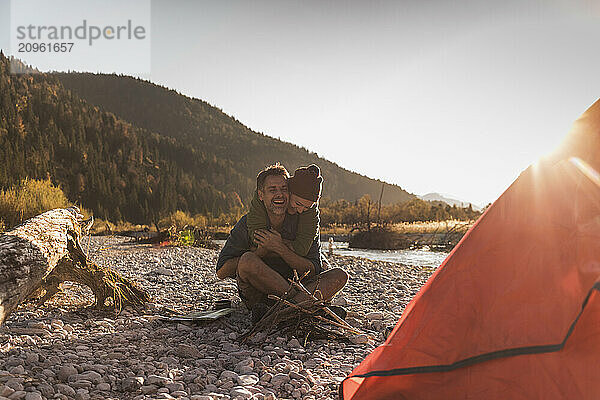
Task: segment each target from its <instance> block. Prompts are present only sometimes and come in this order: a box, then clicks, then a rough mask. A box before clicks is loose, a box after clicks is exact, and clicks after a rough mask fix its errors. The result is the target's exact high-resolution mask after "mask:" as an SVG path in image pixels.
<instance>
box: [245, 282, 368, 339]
mask: <svg viewBox="0 0 600 400" xmlns="http://www.w3.org/2000/svg"><path fill="white" fill-rule="evenodd" d="M305 276H306V275H305ZM305 276H303V277H302V278H298V274H297V272H296V271H294V277H293V279H288V281H289V282H290V286H289V287H288V290H287V291H286V292H285V293H284V294H283V295H282V296H281V297H279V296H276V295H272V294H271V295H269V296H268V297H269V299H271V300H273V301H275V304H273V306H271V308H270V309H269V310H268V311H267V312H266V313H265V315H264V316H263V317H262V318H261V319H260V320H259V321H258V322H256V323H255V324H254V325H253V326H252V328H251V329H250V330H249V331H248V332H246V333H245V334H243V335H242V336H241V338H240V339H241V341H242V343H244V342H246V341H247V340H248V339H250V338H251V337H252V336H253V335H254V334H256V333H257V332H264V333H267V334H269V333H272V332H274V331H279V332H281V333H282V334H284V335H286V336H295V337H296V338H298V339H299V340H301V341H302V342H303V344H304V345H306V343H307V342H308V341H309V340H317V339H337V340H348V337H347V334H348V333H351V334H355V335H360V334H362V332H361V331H360V330H358V329H356V328H354V327H352V326H351V325H349V324H348V323H347V322H346V321H344V320H343V319H342V318H340V317H339V316H338V315H337V314H335V313H334V312H333V311H331V309H330V308H329V307H327V305H326V303H325V301H324V300H323V296H322V294H321V292H320V291H319V290H318V289H316V290H315V292H314V293H311V292H310V291H308V290H307V289H306V288H305V287H304V285H302V283H301V281H302V279H303V278H304V277H305ZM298 293H304V294H306V295H307V296H308V298H309V299H308V300H305V301H302V302H300V303H297V304H295V303H293V302H292V298H293V297H294V296H295V295H296V294H298Z"/></svg>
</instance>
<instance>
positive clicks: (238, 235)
mask: <svg viewBox="0 0 600 400" xmlns="http://www.w3.org/2000/svg"><path fill="white" fill-rule="evenodd" d="M247 251H250V245H249V243H248V229H247V228H246V217H245V216H244V217H242V218H241V219H240V220H239V221H238V222H237V223H236V224H235V226H234V227H233V229H231V232H230V233H229V237H228V238H227V241H226V242H225V245H224V246H223V248H222V249H221V252H220V253H219V259H218V260H217V268H216V272H217V277H218V278H219V279H226V278H233V279H235V277H236V272H237V266H238V262H239V260H240V257H241V256H242V254H244V253H245V252H247Z"/></svg>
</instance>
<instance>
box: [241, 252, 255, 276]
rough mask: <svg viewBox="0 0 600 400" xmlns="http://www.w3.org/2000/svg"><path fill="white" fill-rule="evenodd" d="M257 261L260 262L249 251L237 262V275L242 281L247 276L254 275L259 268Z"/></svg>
mask: <svg viewBox="0 0 600 400" xmlns="http://www.w3.org/2000/svg"><path fill="white" fill-rule="evenodd" d="M258 261H260V258H259V257H258V256H257V255H256V254H254V253H253V252H251V251H247V252H245V253H244V254H242V255H241V257H240V261H239V262H238V275H239V276H240V277H241V278H242V279H246V278H247V277H248V275H250V274H256V271H257V270H258V268H259V264H258Z"/></svg>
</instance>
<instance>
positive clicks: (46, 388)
mask: <svg viewBox="0 0 600 400" xmlns="http://www.w3.org/2000/svg"><path fill="white" fill-rule="evenodd" d="M36 389H37V390H39V391H40V393H41V394H42V396H44V397H46V398H50V397H54V388H53V387H52V386H50V385H49V384H47V383H40V384H39V385H37V387H36Z"/></svg>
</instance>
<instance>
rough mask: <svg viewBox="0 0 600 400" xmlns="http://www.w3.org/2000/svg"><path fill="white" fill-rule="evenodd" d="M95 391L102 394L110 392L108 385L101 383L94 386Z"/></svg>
mask: <svg viewBox="0 0 600 400" xmlns="http://www.w3.org/2000/svg"><path fill="white" fill-rule="evenodd" d="M96 390H101V391H103V392H109V391H110V383H106V382H102V383H99V384H97V385H96Z"/></svg>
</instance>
